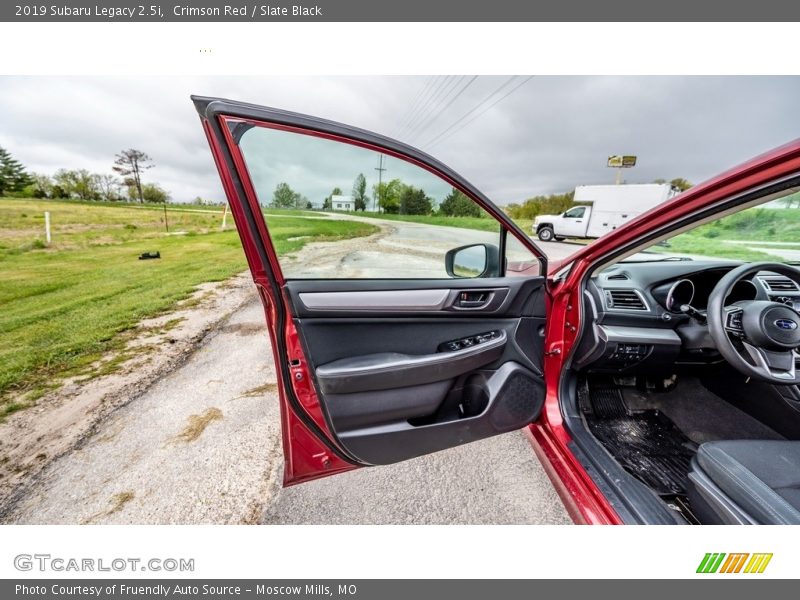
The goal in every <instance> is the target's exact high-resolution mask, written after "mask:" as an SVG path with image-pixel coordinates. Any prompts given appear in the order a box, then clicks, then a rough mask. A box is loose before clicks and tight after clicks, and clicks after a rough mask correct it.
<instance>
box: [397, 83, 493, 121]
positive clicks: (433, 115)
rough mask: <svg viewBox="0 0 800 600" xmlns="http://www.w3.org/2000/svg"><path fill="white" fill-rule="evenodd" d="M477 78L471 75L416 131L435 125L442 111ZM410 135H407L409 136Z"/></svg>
mask: <svg viewBox="0 0 800 600" xmlns="http://www.w3.org/2000/svg"><path fill="white" fill-rule="evenodd" d="M477 78H478V76H477V75H473V76H472V78H470V80H469V81H467V83H466V84H464V85H463V86H461V89H459V90H458V91H457V92H456V93H455V95H453V96H452V97H451V98H450V100H449V101H447V102H446V103H445V104H442V106H441V107H439V110H437V111H436V112H435V113H434V114H432V115H431V116H430V117H429V118H428V120H427V121H426V122H425V123H424V124H421V125H420V126H419V127H417V129H423V130H424V127H429V126H430V125H431V124H432V123H435V122H436V119H438V118H439V116H440V115H441V114H442V113H443V112H444V111H446V110H447V109H448V108H450V107H451V106H452V105H453V103H454V102H455V101H456V100H458V98H459V97H460V96H461V94H463V93H464V91H466V89H467V88H468V87H469V86H470V85H472V84H473V83H474V82H475V80H476V79H477ZM454 89H455V88H454ZM411 133H413V132H410V134H411ZM410 134H409V135H410Z"/></svg>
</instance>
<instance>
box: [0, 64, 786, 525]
mask: <svg viewBox="0 0 800 600" xmlns="http://www.w3.org/2000/svg"><path fill="white" fill-rule="evenodd" d="M1 84H2V88H3V90H4V93H3V94H2V95H0V115H2V116H0V299H2V304H3V310H2V311H0V330H2V331H3V334H2V337H0V519H2V522H3V523H5V524H166V523H181V524H239V523H253V524H255V523H265V524H568V523H572V522H578V523H648V524H711V523H728V524H738V523H798V522H800V510H798V506H797V502H796V500H797V499H796V498H795V497H794V496H793V495H792V494H793V492H791V489H793V488H791V485H789V484H791V482H792V481H796V476H800V475H798V474H800V450H798V445H800V442H799V441H798V440H800V392H798V389H800V388H798V387H797V384H798V380H799V379H800V375H798V371H797V370H796V362H797V360H798V355H797V352H796V349H797V348H798V347H800V315H799V314H798V310H800V271H798V269H797V266H796V265H797V264H798V263H800V193H798V190H800V180H798V179H797V177H798V173H800V167H798V163H797V161H798V155H799V153H800V148H799V147H798V144H797V142H792V140H793V139H794V138H797V137H798V136H797V131H796V126H795V120H796V119H795V118H794V117H795V113H796V109H795V104H796V103H795V102H794V99H795V98H796V97H797V95H798V93H799V92H800V79H798V78H797V77H792V76H781V77H779V76H774V77H773V76H770V77H745V76H736V77H724V78H723V77H711V76H702V77H700V76H696V77H679V76H670V77H666V76H664V77H639V76H625V77H601V76H531V75H516V76H490V75H436V76H391V77H390V76H369V77H366V76H361V77H323V76H313V77H312V76H309V77H300V76H297V77H211V76H208V77H197V76H195V77H191V78H190V77H169V78H165V77H163V78H162V77H136V76H130V77H124V78H123V77H112V76H103V77H99V76H95V77H77V76H63V77H55V76H52V77H51V76H35V77H13V76H4V77H2V78H1ZM54 86H56V87H57V88H58V90H59V95H58V97H57V98H55V97H54V96H53V95H52V94H49V93H47V90H49V89H53V87H54ZM152 97H158V99H159V103H158V107H157V109H156V108H154V107H153V106H152V103H150V102H148V100H147V99H148V98H152ZM767 97H768V98H770V104H769V110H764V109H763V99H764V98H767ZM121 114H124V115H125V118H124V119H122V118H120V115H121ZM731 123H736V124H737V126H736V127H735V128H734V127H731ZM78 132H80V135H77V133H78ZM709 181H711V183H708V182H709ZM565 267H569V268H568V269H567V268H565ZM554 415H561V417H563V418H560V419H558V420H554V418H553V416H554ZM776 457H781V460H776ZM554 465H561V466H560V467H558V468H555V466H554ZM563 465H570V466H569V469H567V470H566V471H565V468H564V467H563ZM720 465H722V466H720ZM740 470H746V471H747V472H750V473H753V474H754V477H755V480H754V481H750V483H742V481H741V480H740V479H737V478H735V477H731V476H729V475H730V473H737V472H739V471H740ZM786 482H789V484H787V483H786Z"/></svg>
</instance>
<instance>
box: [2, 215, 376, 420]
mask: <svg viewBox="0 0 800 600" xmlns="http://www.w3.org/2000/svg"><path fill="white" fill-rule="evenodd" d="M45 210H48V211H50V215H51V222H52V230H53V239H52V243H51V245H50V246H45V244H44V242H43V240H44V216H43V213H44V211H45ZM212 210H213V209H212ZM281 214H282V215H286V216H284V217H282V218H276V219H272V221H271V223H270V231H271V234H272V236H273V241H274V242H275V245H276V247H277V250H278V252H279V253H280V254H285V253H288V252H292V251H296V250H298V249H300V248H301V247H302V246H303V245H304V244H306V243H308V242H313V241H327V240H336V239H345V238H351V237H357V236H363V235H368V234H370V233H373V232H374V231H376V230H377V228H375V227H373V226H371V225H368V224H365V223H357V222H350V221H328V220H320V219H309V218H304V217H303V216H301V215H302V213H299V214H298V215H287V213H286V212H285V211H281ZM168 218H169V222H170V231H172V232H183V233H182V234H180V235H167V234H165V232H164V223H163V221H162V219H163V213H162V212H161V211H160V210H152V209H141V208H133V207H128V206H124V205H123V206H86V205H85V204H82V203H76V202H55V201H39V200H16V199H13V200H12V199H0V306H2V311H0V418H2V416H3V415H5V414H8V413H9V412H13V411H14V410H17V409H19V408H24V407H25V405H26V404H27V403H30V402H32V401H33V400H34V399H35V398H36V397H37V396H38V395H40V394H41V393H42V392H43V391H46V389H47V388H48V387H49V386H50V385H52V384H54V383H55V382H57V380H58V379H59V378H60V377H63V376H64V375H70V374H76V373H81V372H83V371H85V370H86V369H87V368H88V367H89V365H91V363H93V362H94V361H95V360H96V359H97V358H99V357H100V356H101V355H103V354H104V353H106V352H107V351H109V350H115V349H119V348H120V344H121V341H120V339H121V336H120V334H121V333H122V332H124V331H126V330H129V329H131V328H132V327H133V326H134V325H135V324H136V323H137V322H138V321H139V320H141V319H143V318H146V317H150V316H153V315H156V314H159V313H162V312H164V311H166V310H168V309H169V308H170V307H172V306H174V304H175V303H176V302H178V301H179V300H182V299H184V298H187V297H188V296H189V295H190V294H191V293H192V291H193V290H194V288H195V286H197V285H198V284H200V283H203V282H207V281H221V280H224V279H226V278H228V277H230V276H232V275H234V274H236V273H239V272H241V271H243V270H245V269H246V268H247V265H246V262H245V258H244V253H243V251H242V248H241V245H240V243H239V239H238V235H237V233H236V231H235V230H234V229H233V223H232V219H231V218H230V216H229V220H228V227H229V230H228V231H219V226H220V223H221V211H220V212H219V214H215V213H213V212H212V213H208V212H200V211H192V210H190V209H185V210H176V211H172V210H170V213H169V215H168ZM298 238H300V239H298ZM151 250H159V251H160V252H161V256H162V258H161V259H160V260H146V261H140V260H138V255H139V254H141V253H142V252H145V251H151ZM19 392H25V393H26V394H27V395H26V397H25V399H24V401H23V402H16V403H10V402H9V398H10V397H11V396H17V397H18V396H19Z"/></svg>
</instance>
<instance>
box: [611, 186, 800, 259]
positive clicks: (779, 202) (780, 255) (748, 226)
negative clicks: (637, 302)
mask: <svg viewBox="0 0 800 600" xmlns="http://www.w3.org/2000/svg"><path fill="white" fill-rule="evenodd" d="M720 258H721V259H728V260H736V261H745V262H757V261H769V262H784V263H796V262H798V261H800V193H793V194H787V195H785V196H783V197H781V198H778V199H773V200H771V201H770V202H766V203H764V204H761V205H759V206H751V207H750V208H745V209H742V210H739V211H737V212H735V213H732V214H730V215H727V216H724V217H721V218H719V219H716V220H714V221H711V222H709V223H705V224H703V225H698V226H697V227H694V228H692V229H690V230H688V231H685V232H683V233H681V234H679V235H676V236H673V237H671V238H669V239H667V240H664V241H662V242H659V243H658V244H654V245H653V246H650V247H649V248H647V249H645V250H643V251H642V252H639V253H638V254H635V255H634V256H631V257H628V258H627V259H625V260H626V261H629V262H630V261H654V260H665V259H669V260H703V259H720Z"/></svg>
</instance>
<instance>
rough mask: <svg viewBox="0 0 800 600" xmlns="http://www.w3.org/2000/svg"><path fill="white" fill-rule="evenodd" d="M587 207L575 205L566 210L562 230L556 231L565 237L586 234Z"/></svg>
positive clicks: (562, 219)
mask: <svg viewBox="0 0 800 600" xmlns="http://www.w3.org/2000/svg"><path fill="white" fill-rule="evenodd" d="M585 215H586V207H585V206H575V207H573V208H570V209H569V210H568V211H566V212H564V214H563V215H562V218H561V227H559V229H560V231H557V232H556V233H557V234H558V235H560V236H561V235H563V236H565V237H583V236H584V235H586V218H585Z"/></svg>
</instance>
